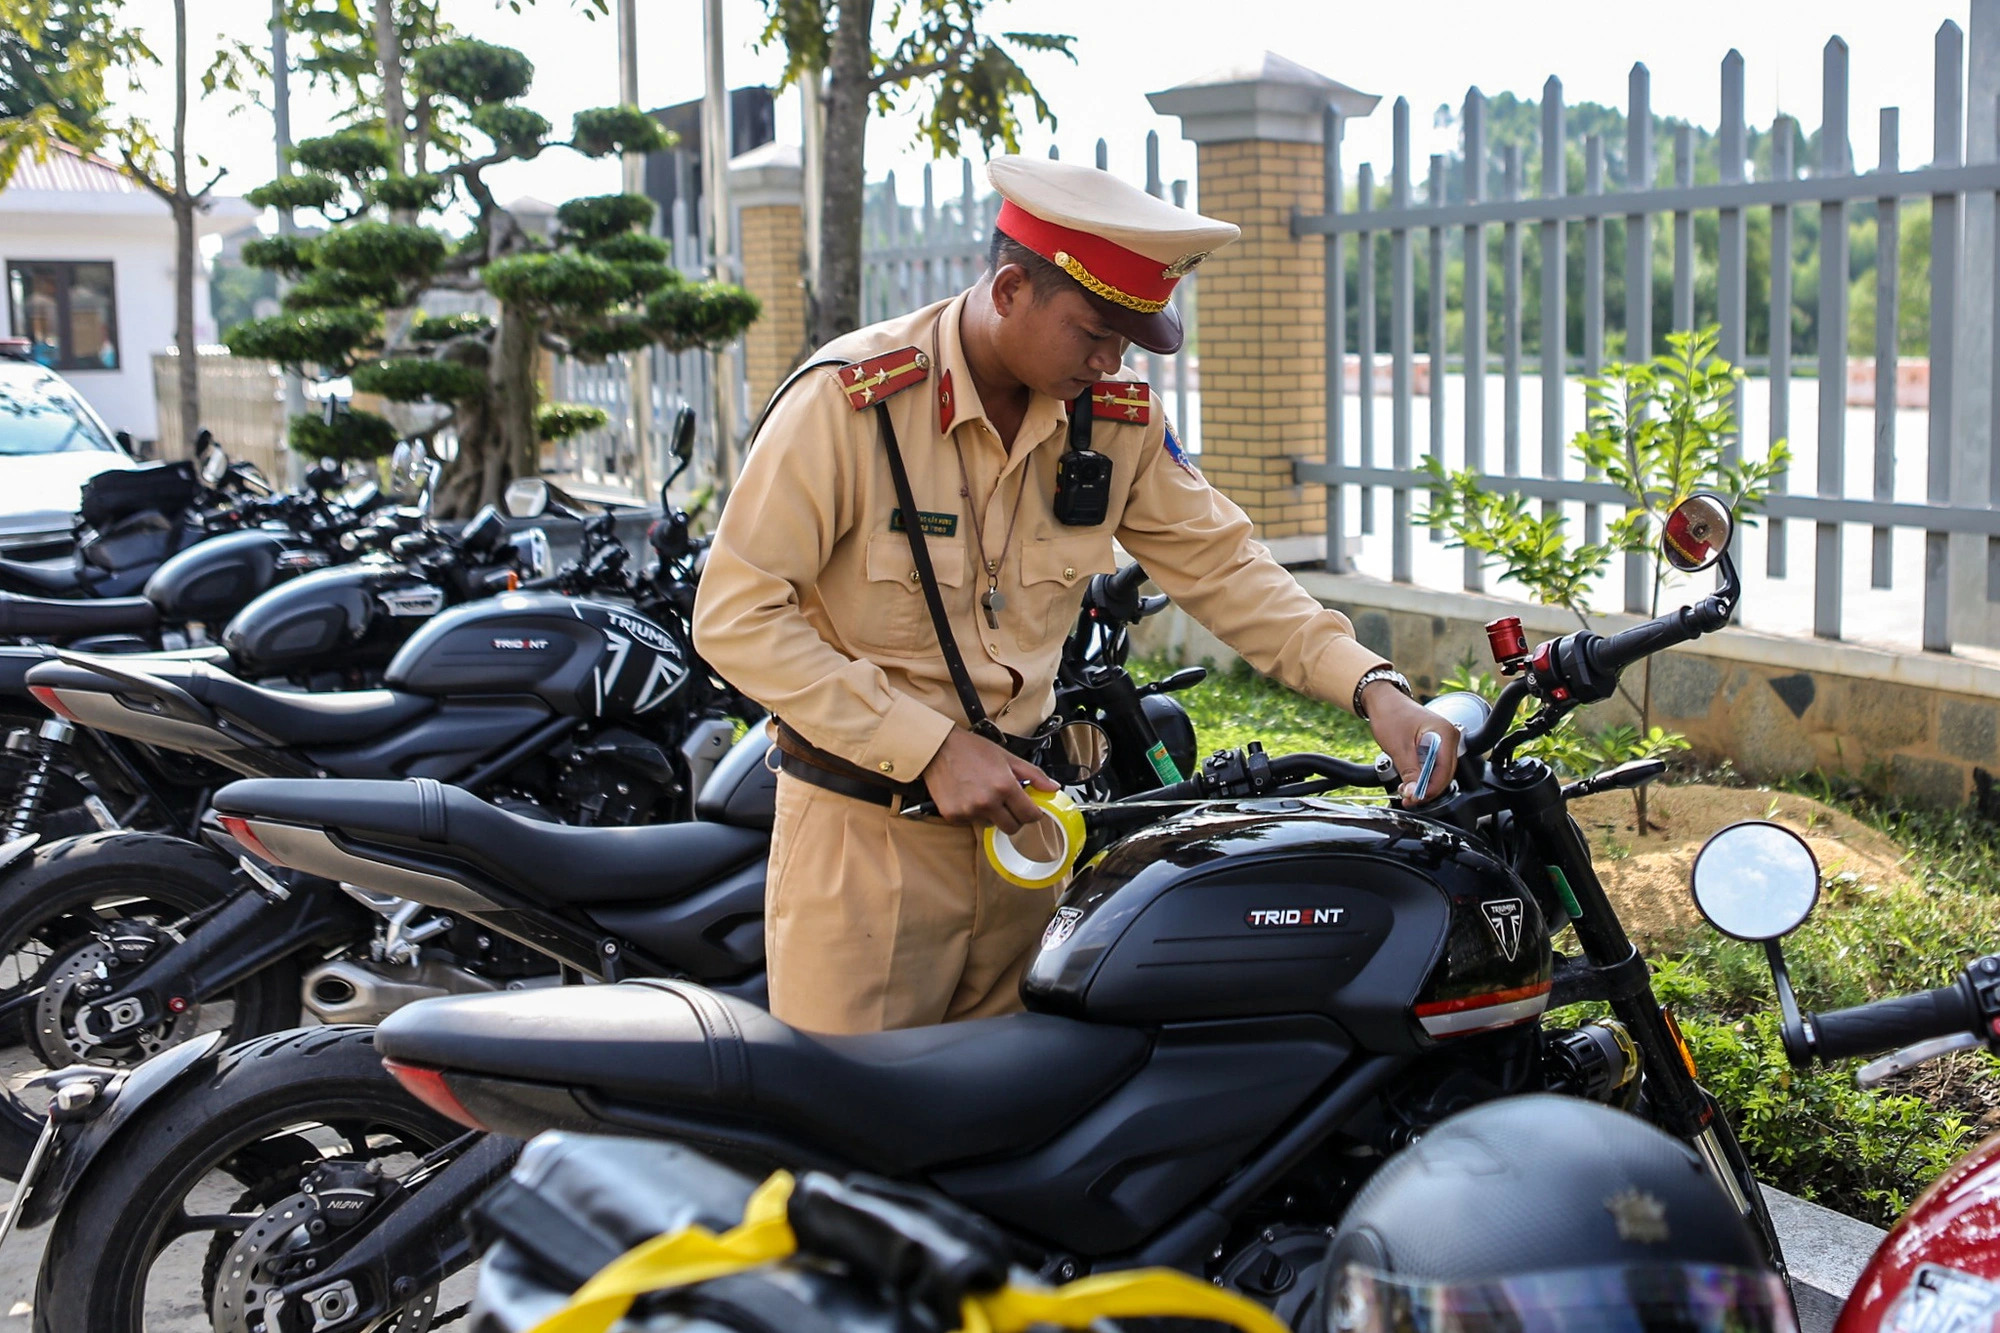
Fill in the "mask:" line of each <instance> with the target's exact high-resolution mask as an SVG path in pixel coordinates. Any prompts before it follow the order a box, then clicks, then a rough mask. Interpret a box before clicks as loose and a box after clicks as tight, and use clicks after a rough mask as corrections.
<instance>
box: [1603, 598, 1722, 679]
mask: <svg viewBox="0 0 2000 1333" xmlns="http://www.w3.org/2000/svg"><path fill="white" fill-rule="evenodd" d="M1700 636H1701V631H1700V630H1699V629H1697V628H1695V626H1694V625H1693V624H1691V623H1689V622H1688V617H1687V616H1686V613H1685V612H1682V611H1674V612H1671V613H1670V614H1668V615H1664V616H1661V617H1660V618H1659V619H1657V620H1649V621H1647V622H1646V623H1645V624H1643V625H1634V626H1633V627H1632V628H1631V629H1626V630H1620V631H1618V633H1616V634H1612V635H1607V636H1606V637H1605V638H1604V639H1602V640H1600V641H1599V642H1598V644H1597V650H1596V653H1595V656H1596V659H1597V666H1598V669H1599V670H1603V671H1622V670H1624V669H1625V668H1626V667H1628V666H1631V665H1632V664H1633V663H1634V662H1636V661H1638V660H1639V659H1640V658H1642V657H1651V656H1652V655H1653V654H1654V653H1657V652H1659V651H1660V650H1661V649H1664V648H1671V647H1673V646H1674V645H1675V644H1677V643H1686V642H1687V641H1688V640H1690V639H1695V638H1699V637H1700Z"/></svg>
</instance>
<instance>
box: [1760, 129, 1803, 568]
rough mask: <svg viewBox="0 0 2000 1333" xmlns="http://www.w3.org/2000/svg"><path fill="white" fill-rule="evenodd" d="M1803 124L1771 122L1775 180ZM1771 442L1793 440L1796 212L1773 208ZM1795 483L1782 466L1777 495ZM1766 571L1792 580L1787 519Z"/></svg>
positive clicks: (1779, 524)
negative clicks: (1794, 213) (1793, 299)
mask: <svg viewBox="0 0 2000 1333" xmlns="http://www.w3.org/2000/svg"><path fill="white" fill-rule="evenodd" d="M1797 137H1798V123H1797V122H1796V121H1794V120H1793V119H1792V118H1791V117H1790V116H1779V117H1777V118H1776V119H1775V120H1773V121H1772V122H1771V179H1773V180H1778V181H1788V180H1790V179H1791V178H1792V141H1793V140H1794V139H1796V138H1797ZM1769 323H1770V330H1771V332H1770V338H1771V439H1772V440H1773V441H1774V442H1775V441H1778V440H1788V439H1789V438H1790V437H1791V428H1792V427H1791V423H1792V210H1791V209H1790V208H1789V207H1787V206H1786V205H1784V204H1773V205H1772V206H1771V316H1770V321H1769ZM1790 484H1791V469H1790V468H1789V467H1786V468H1780V469H1779V470H1778V473H1777V475H1775V476H1773V477H1772V478H1771V494H1773V495H1783V494H1784V493H1785V491H1786V489H1787V488H1788V487H1789V485H1790ZM1767 541H1768V546H1767V548H1766V551H1765V556H1764V572H1765V573H1766V574H1768V575H1769V576H1770V577H1772V578H1774V579H1781V578H1784V577H1785V576H1786V572H1787V569H1788V567H1789V566H1790V563H1791V562H1790V560H1788V559H1787V558H1786V557H1787V551H1786V548H1785V541H1786V537H1785V520H1783V519H1782V518H1773V519H1772V520H1771V522H1770V531H1769V534H1768V537H1767Z"/></svg>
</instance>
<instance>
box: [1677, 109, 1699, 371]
mask: <svg viewBox="0 0 2000 1333" xmlns="http://www.w3.org/2000/svg"><path fill="white" fill-rule="evenodd" d="M1674 185H1675V186H1676V187H1677V188H1679V189H1683V190H1692V189H1693V188H1694V126H1692V125H1681V126H1678V127H1677V128H1676V129H1675V130H1674ZM1674 328H1675V329H1677V330H1680V331H1683V332H1684V331H1687V330H1690V329H1692V328H1694V213H1693V212H1692V211H1691V210H1689V209H1685V208H1677V209H1675V210H1674Z"/></svg>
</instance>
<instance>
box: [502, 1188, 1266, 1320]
mask: <svg viewBox="0 0 2000 1333" xmlns="http://www.w3.org/2000/svg"><path fill="white" fill-rule="evenodd" d="M791 1196H792V1177H791V1175H790V1174H789V1173H787V1172H784V1171H780V1172H777V1173H776V1174H774V1175H773V1176H772V1177H771V1178H770V1179H769V1180H766V1181H765V1182H764V1183H763V1184H762V1185H759V1186H758V1187H757V1191H756V1193H754V1194H752V1195H751V1196H750V1202H749V1204H748V1206H746V1207H745V1208H744V1210H743V1221H742V1222H741V1223H739V1224H738V1225H736V1226H734V1227H731V1228H730V1229H729V1230H727V1231H725V1232H723V1233H722V1234H721V1235H719V1236H718V1235H716V1234H715V1233H714V1232H712V1231H710V1230H708V1229H707V1228H706V1227H688V1228H687V1229H686V1230H683V1231H676V1232H674V1233H672V1234H670V1235H664V1236H655V1237H654V1238H653V1239H652V1240H649V1241H647V1242H646V1243H645V1244H643V1245H640V1246H638V1247H637V1248H636V1249H633V1250H630V1251H628V1252H627V1253H625V1254H623V1255H621V1256H619V1257H618V1258H617V1259H614V1260H613V1261H612V1262H611V1263H609V1264H607V1265H606V1266H605V1267H604V1269H603V1271H602V1272H600V1273H598V1275H597V1276H596V1277H593V1278H592V1279H590V1281H588V1282H586V1283H584V1284H583V1287H582V1288H581V1289H580V1290H579V1291H578V1292H577V1293H576V1295H574V1296H572V1297H571V1298H570V1301H569V1304H567V1305H565V1306H563V1308H562V1309H560V1310H558V1311H556V1312H555V1313H554V1314H552V1315H550V1316H549V1317H548V1318H547V1319H544V1320H543V1321H542V1322H541V1323H539V1324H536V1325H535V1326H534V1327H533V1328H532V1329H530V1330H529V1333H609V1330H610V1328H611V1326H612V1325H613V1324H615V1323H617V1322H618V1321H619V1320H620V1319H621V1318H623V1317H624V1315H625V1312H626V1311H627V1310H629V1309H631V1308H632V1302H633V1301H634V1300H636V1299H637V1298H638V1297H640V1296H644V1295H646V1294H648V1293H650V1292H656V1291H667V1290H671V1289H673V1288H675V1287H687V1286H693V1285H694V1284H695V1283H697V1282H707V1281H710V1280H711V1279H714V1278H718V1277H728V1276H729V1275H731V1274H733V1273H741V1272H745V1271H747V1270H749V1269H752V1268H758V1267H761V1266H763V1265H764V1264H768V1263H772V1262H774V1261H776V1260H779V1259H783V1258H785V1257H786V1256H788V1255H790V1254H792V1253H794V1252H795V1251H796V1250H797V1249H798V1239H797V1237H795V1236H794V1235H793V1234H792V1228H791V1224H790V1223H789V1222H787V1221H786V1220H785V1205H786V1203H787V1202H788V1201H789V1200H790V1198H791ZM1170 1315H1178V1316H1180V1317H1182V1318H1199V1319H1210V1320H1214V1321H1215V1322H1216V1323H1219V1324H1228V1325H1231V1326H1232V1327H1235V1328H1238V1329H1241V1330H1242V1331H1243V1333H1289V1330H1287V1329H1286V1328H1285V1326H1284V1324H1283V1323H1281V1322H1280V1321H1279V1320H1278V1318H1277V1316H1275V1315H1273V1314H1272V1313H1271V1312H1270V1311H1269V1310H1267V1309H1265V1308H1264V1307H1263V1306H1261V1305H1259V1304H1257V1303H1256V1302H1255V1301H1252V1300H1250V1299H1248V1298H1247V1297H1243V1296H1238V1295H1237V1294H1236V1293H1235V1292H1231V1291H1224V1290H1222V1289H1221V1288H1219V1287H1216V1286H1213V1285H1211V1284H1209V1283H1207V1282H1203V1281H1202V1280H1201V1279H1200V1278H1196V1277H1190V1276H1188V1275H1187V1274H1186V1273H1179V1272H1175V1271H1174V1270H1173V1269H1170V1268H1142V1269H1134V1270H1132V1271H1129V1272H1122V1273H1100V1274H1098V1275H1096V1276H1094V1277H1086V1278H1078V1279H1077V1280H1076V1281H1074V1282H1070V1283H1066V1284H1064V1285H1063V1286H1060V1287H1055V1288H1049V1287H1040V1286H1029V1287H1021V1286H1007V1287H1002V1288H1001V1289H1000V1290H998V1291H994V1292H988V1293H986V1294H984V1295H979V1296H968V1297H966V1298H965V1301H964V1303H963V1304H962V1306H961V1307H960V1314H959V1318H960V1320H961V1321H962V1322H961V1326H960V1329H959V1333H1026V1330H1028V1329H1029V1328H1031V1327H1033V1326H1034V1325H1036V1324H1054V1325H1056V1326H1058V1327H1061V1328H1088V1327H1089V1326H1090V1325H1091V1324H1092V1323H1094V1322H1095V1321H1097V1320H1099V1319H1138V1318H1144V1317H1148V1316H1153V1317H1163V1316H1170Z"/></svg>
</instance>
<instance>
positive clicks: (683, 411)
mask: <svg viewBox="0 0 2000 1333" xmlns="http://www.w3.org/2000/svg"><path fill="white" fill-rule="evenodd" d="M673 450H674V457H675V458H678V459H679V460H680V461H681V462H683V463H685V462H687V461H688V460H689V459H690V458H693V457H694V409H693V408H692V407H689V406H687V405H686V404H682V406H681V408H680V409H679V410H678V411H676V412H675V413H674V440H673Z"/></svg>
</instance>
